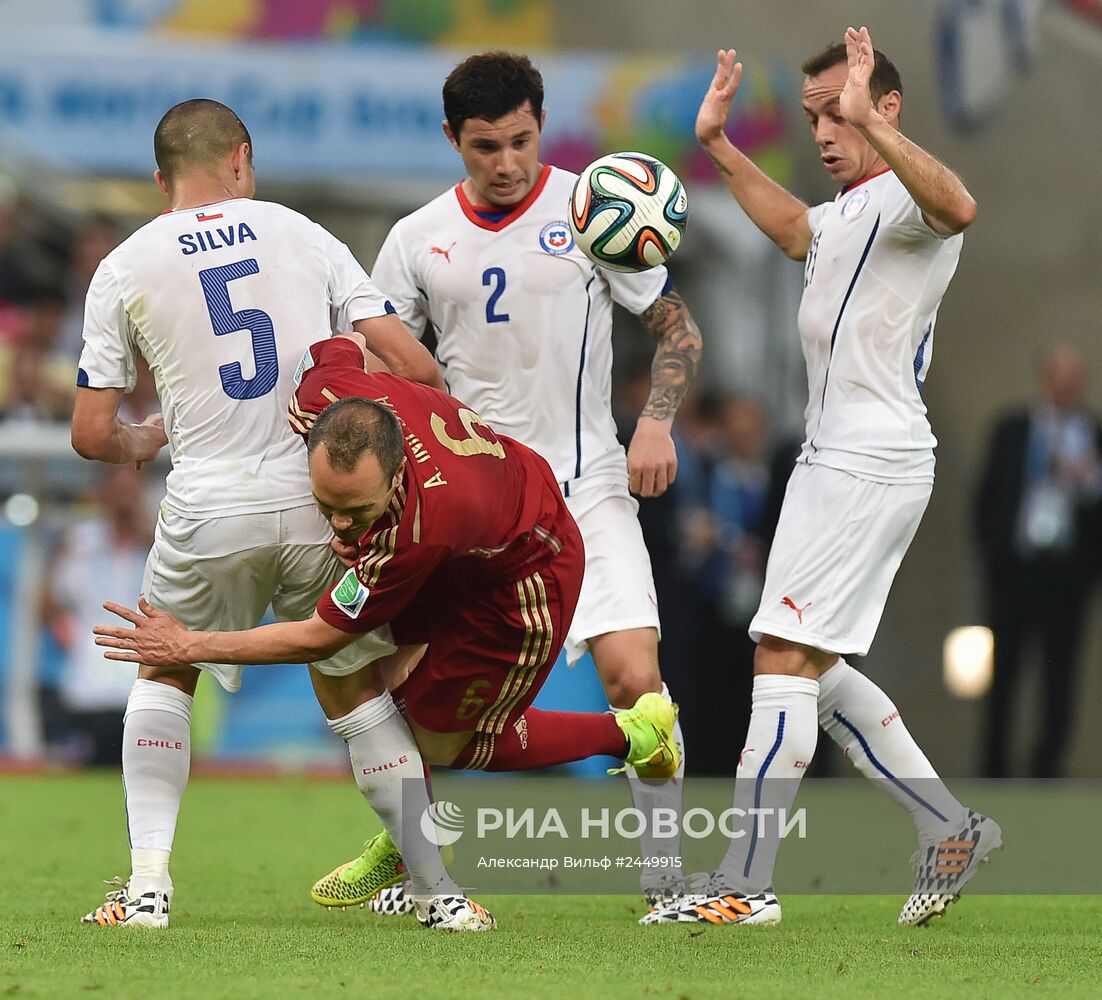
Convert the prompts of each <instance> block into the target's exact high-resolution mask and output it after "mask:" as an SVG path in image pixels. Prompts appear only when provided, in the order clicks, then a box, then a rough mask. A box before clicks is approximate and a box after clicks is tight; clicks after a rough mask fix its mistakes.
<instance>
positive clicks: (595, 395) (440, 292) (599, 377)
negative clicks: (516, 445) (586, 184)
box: [372, 166, 668, 496]
mask: <svg viewBox="0 0 1102 1000" xmlns="http://www.w3.org/2000/svg"><path fill="white" fill-rule="evenodd" d="M576 178H577V175H576V174H572V173H570V172H569V171H566V170H559V169H558V168H555V167H550V166H545V167H544V168H543V173H542V174H541V175H540V178H539V180H538V182H537V183H536V186H535V187H534V188H533V189H532V192H531V193H530V194H529V195H528V196H527V197H526V198H525V199H524V201H523V202H521V203H520V204H518V205H517V206H515V207H514V208H513V209H511V210H510V211H509V212H507V213H505V214H504V215H503V216H502V217H501V218H498V219H497V220H496V221H489V220H487V219H486V218H483V217H481V216H480V215H479V214H478V211H476V209H475V208H474V207H473V206H472V205H471V203H470V202H469V201H468V199H467V197H466V195H465V194H464V193H463V189H462V185H457V186H456V187H454V188H452V189H450V190H448V191H446V192H445V193H444V194H442V195H440V196H439V197H437V198H435V199H433V200H432V201H430V202H429V203H428V204H427V205H425V206H424V207H423V208H420V209H418V210H417V211H416V212H414V213H413V214H412V215H409V216H407V217H406V218H404V219H401V220H399V221H398V222H397V223H396V224H395V226H394V228H393V229H392V230H391V231H390V234H389V235H388V236H387V238H386V241H385V242H384V243H383V246H382V249H381V250H380V251H379V257H378V259H377V260H376V262H375V267H374V269H373V271H372V276H373V278H374V280H375V281H376V283H377V284H378V285H379V287H380V288H381V289H383V290H384V291H385V292H386V294H387V296H388V298H389V299H390V301H391V302H393V303H394V307H395V308H396V309H397V311H398V315H399V317H401V319H402V321H403V322H404V323H405V325H406V326H407V327H408V328H409V329H410V330H411V331H413V332H414V333H415V334H417V335H421V333H422V332H423V331H424V330H425V328H426V325H427V324H428V323H432V325H433V328H434V329H435V331H436V337H437V344H438V346H437V352H436V353H437V360H438V361H439V362H440V363H441V364H442V365H443V366H444V377H445V379H446V380H447V383H448V391H449V392H451V393H452V394H453V395H455V396H457V397H458V398H459V399H461V400H463V402H464V403H466V404H467V405H468V406H470V407H471V408H472V409H473V410H475V411H476V412H477V413H478V414H479V416H480V417H481V418H482V419H483V420H485V421H486V422H487V423H488V424H490V426H492V427H493V428H494V429H495V430H497V431H500V432H501V433H502V434H507V435H509V436H510V437H513V438H516V439H517V440H518V441H521V442H523V443H524V444H526V445H529V446H530V447H531V448H534V449H535V450H536V451H538V452H539V453H540V454H541V455H543V457H544V458H546V459H547V461H548V462H549V463H550V465H551V468H552V469H554V470H555V476H556V478H557V479H558V480H559V482H560V484H561V485H562V488H563V492H564V493H566V494H567V495H568V496H569V495H570V492H571V490H572V489H575V488H576V487H577V486H578V485H579V484H578V483H577V480H580V479H583V478H584V479H585V480H586V482H587V484H588V483H597V482H605V481H622V482H624V483H626V482H627V461H626V458H625V455H624V449H623V447H622V446H621V445H620V444H619V442H618V441H617V440H616V425H615V423H614V421H613V418H612V406H611V395H612V303H613V301H616V302H618V303H619V304H620V305H622V306H623V307H624V308H626V309H628V310H629V311H631V312H633V313H635V314H636V315H638V314H639V313H642V312H643V311H644V310H646V309H647V308H648V307H649V306H651V305H652V304H653V303H654V302H655V301H656V300H657V299H658V298H659V297H660V296H661V295H662V293H663V290H664V289H665V287H666V285H667V281H668V277H667V274H666V269H665V268H664V267H656V268H654V269H653V270H650V271H646V272H643V273H641V274H623V273H618V272H612V271H607V270H605V269H603V268H599V267H597V266H596V265H595V264H594V263H593V262H592V261H590V260H589V258H587V257H586V256H585V255H584V254H583V253H582V252H581V250H579V249H578V247H577V245H576V244H575V242H574V239H573V237H572V235H571V233H570V228H569V226H568V225H567V223H566V218H567V211H568V205H569V200H570V193H571V190H572V189H573V186H574V181H575V179H576Z"/></svg>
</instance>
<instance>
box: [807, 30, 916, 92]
mask: <svg viewBox="0 0 1102 1000" xmlns="http://www.w3.org/2000/svg"><path fill="white" fill-rule="evenodd" d="M872 54H873V60H874V62H873V67H872V77H871V79H870V80H869V93H870V94H871V95H872V100H873V103H874V104H875V103H876V102H877V101H879V100H880V98H881V97H883V96H884V95H885V94H890V93H891V92H892V91H893V90H896V91H898V92H899V94H900V96H902V94H903V80H902V78H901V77H900V76H899V70H897V69H896V68H895V63H893V62H892V61H891V60H890V59H889V58H888V57H887V56H886V55H884V53H883V52H881V51H880V50H879V49H873V52H872ZM846 61H847V57H846V43H845V42H832V43H831V44H830V45H828V46H827V47H826V48H825V49H823V51H822V52H820V53H818V54H817V55H813V56H812V57H811V58H810V59H808V60H807V61H806V62H805V63H804V64H803V66H801V67H800V69H801V70H803V74H804V76H818V75H819V74H820V73H823V72H825V71H826V70H828V69H830V68H831V67H833V66H837V65H838V64H839V63H844V62H846Z"/></svg>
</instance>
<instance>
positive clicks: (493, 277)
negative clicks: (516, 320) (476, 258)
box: [482, 267, 509, 323]
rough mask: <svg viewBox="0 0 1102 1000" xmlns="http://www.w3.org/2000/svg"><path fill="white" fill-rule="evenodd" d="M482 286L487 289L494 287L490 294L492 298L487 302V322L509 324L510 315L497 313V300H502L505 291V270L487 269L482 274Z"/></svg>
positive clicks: (499, 268) (498, 268)
mask: <svg viewBox="0 0 1102 1000" xmlns="http://www.w3.org/2000/svg"><path fill="white" fill-rule="evenodd" d="M482 284H483V286H485V287H486V288H489V287H490V285H493V291H492V292H490V297H489V298H488V299H487V300H486V322H487V323H508V322H509V314H508V313H507V312H501V313H499V312H498V311H497V300H498V299H500V298H501V294H502V292H504V291H505V269H504V268H501V267H488V268H486V270H485V271H483V272H482Z"/></svg>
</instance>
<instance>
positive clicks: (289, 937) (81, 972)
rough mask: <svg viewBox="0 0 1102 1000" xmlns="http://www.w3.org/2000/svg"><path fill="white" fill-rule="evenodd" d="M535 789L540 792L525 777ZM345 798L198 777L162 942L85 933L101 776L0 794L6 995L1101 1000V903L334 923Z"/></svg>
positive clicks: (114, 808)
mask: <svg viewBox="0 0 1102 1000" xmlns="http://www.w3.org/2000/svg"><path fill="white" fill-rule="evenodd" d="M533 780H538V779H533ZM367 815H368V814H367V811H366V810H365V807H364V805H363V802H362V800H361V799H360V797H359V795H358V793H357V792H356V790H355V788H354V787H353V786H352V783H351V781H349V782H347V783H337V782H312V781H308V780H306V779H284V780H279V781H251V780H249V781H228V780H214V779H197V780H195V781H193V782H192V785H191V787H190V788H189V789H188V792H187V795H186V797H185V799H184V808H183V812H182V816H181V819H180V826H179V830H178V833H177V839H176V855H175V857H174V861H173V876H174V879H175V883H176V897H175V900H174V906H173V914H172V926H171V927H170V928H168V930H166V931H162V932H148V931H144V932H143V931H128V932H118V931H108V930H104V929H101V928H98V927H94V926H82V925H80V924H79V923H78V921H79V918H80V916H81V914H83V913H84V912H85V911H87V910H89V909H91V908H92V906H93V905H94V904H95V903H97V902H98V901H99V900H100V898H101V892H102V891H103V889H104V887H103V886H102V884H101V883H100V881H99V880H100V879H101V878H108V877H110V876H112V875H114V874H116V873H118V874H122V875H125V874H126V873H127V869H128V856H127V851H126V842H125V835H124V831H123V825H122V792H121V787H120V783H119V779H118V778H117V777H116V776H112V775H102V774H99V775H82V776H4V777H3V778H2V779H0V872H2V873H3V875H2V882H0V884H2V886H3V889H2V892H0V997H8V996H13V997H49V998H55V997H88V996H95V995H96V994H97V993H99V991H104V993H105V994H106V993H108V992H110V993H113V994H115V995H121V996H126V997H133V998H141V1000H157V998H162V997H163V998H169V997H203V998H220V997H227V998H234V1000H237V998H252V997H263V998H268V997H304V998H311V1000H312V998H315V997H403V998H410V997H448V996H463V997H508V998H512V997H519V998H524V1000H540V998H545V997H546V998H552V997H554V998H561V997H567V998H570V1000H582V998H588V997H601V998H620V997H645V998H649V997H659V998H660V997H669V998H692V1000H697V998H705V997H723V998H736V997H748V998H755V1000H758V998H767V997H784V998H790V997H831V998H839V997H844V998H851V997H906V996H915V997H919V996H921V997H933V998H937V1000H943V998H949V997H967V998H969V1000H975V998H979V997H998V998H1003V997H1019V996H1020V997H1051V996H1060V997H1087V996H1102V935H1100V933H1099V929H1100V928H1102V897H1097V896H1067V895H1063V896H1056V895H1051V896H1043V895H1039V896H1030V897H1025V896H1005V895H1004V896H996V895H988V896H985V895H982V894H975V895H966V896H965V897H964V898H963V899H962V900H961V901H960V902H959V903H958V904H956V905H955V906H954V907H951V908H950V910H949V912H948V915H947V916H946V917H945V918H944V919H943V920H941V921H938V922H935V923H934V924H933V925H932V926H931V927H929V928H924V929H903V928H899V927H896V926H895V918H896V915H897V913H898V911H899V906H900V904H901V903H902V899H901V898H900V897H887V896H807V895H788V896H786V897H784V898H783V900H782V901H783V904H784V923H783V924H782V925H781V926H780V927H777V928H741V929H740V928H733V927H714V928H713V927H705V926H697V925H682V926H669V927H639V926H637V925H636V923H635V918H636V917H637V916H638V915H639V914H640V912H641V901H640V900H639V899H638V898H637V897H626V896H624V897H617V896H559V897H553V896H529V897H521V896H500V897H493V896H480V897H478V898H479V899H480V901H481V902H483V903H485V904H486V905H487V906H489V907H490V909H491V910H493V911H494V913H495V914H496V916H497V918H498V923H499V929H498V930H497V931H496V932H494V933H492V934H468V935H446V934H439V933H432V932H429V931H426V930H423V929H422V928H420V927H419V926H418V925H417V923H416V922H415V921H414V920H413V918H412V917H404V918H383V917H375V916H373V915H372V914H370V913H369V912H368V911H363V910H359V909H351V910H348V911H346V912H341V911H336V912H328V911H325V910H323V909H321V908H320V907H317V906H315V905H314V904H313V903H312V902H311V901H310V899H309V896H308V890H309V887H310V884H311V883H312V881H313V880H314V878H316V877H317V876H318V875H320V874H323V873H324V872H325V871H327V870H328V869H329V868H330V867H332V865H333V864H335V863H337V862H338V861H340V860H343V859H345V858H346V857H347V856H350V855H351V854H353V853H355V851H356V850H357V849H358V845H359V843H360V842H361V841H362V840H363V838H364V837H365V836H366V835H367V834H368V833H369V832H370V830H369V828H368V826H367V823H366V817H367Z"/></svg>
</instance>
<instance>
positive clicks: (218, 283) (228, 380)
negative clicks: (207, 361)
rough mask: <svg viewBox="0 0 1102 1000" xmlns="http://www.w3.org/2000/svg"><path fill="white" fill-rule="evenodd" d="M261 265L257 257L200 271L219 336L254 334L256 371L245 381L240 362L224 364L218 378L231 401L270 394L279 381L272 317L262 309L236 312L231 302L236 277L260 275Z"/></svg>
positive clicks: (212, 318) (215, 333)
mask: <svg viewBox="0 0 1102 1000" xmlns="http://www.w3.org/2000/svg"><path fill="white" fill-rule="evenodd" d="M259 273H260V265H259V264H257V262H256V259H255V258H249V259H248V260H239V261H238V262H237V263H236V264H223V265H221V266H220V267H208V268H206V269H205V270H203V271H200V272H199V282H200V284H202V286H203V295H204V296H205V297H206V300H207V312H209V313H210V325H211V326H212V327H213V328H214V335H215V336H216V337H225V336H226V335H227V334H231V333H239V332H241V331H242V330H248V331H249V333H250V334H252V344H253V360H254V362H255V365H256V372H255V374H254V375H253V377H252V378H245V376H244V373H243V372H242V371H241V362H240V361H234V362H233V363H232V364H228V365H221V366H219V368H218V375H219V377H220V378H221V380H222V390H223V391H224V392H225V394H226V395H227V396H229V397H230V398H231V399H257V398H258V397H260V396H264V395H267V394H268V393H269V392H271V391H272V390H273V389H274V388H275V385H276V380H277V379H278V378H279V357H278V355H277V354H276V341H275V329H274V327H273V326H272V318H271V316H269V315H268V314H267V313H266V312H264V310H263V309H239V310H237V311H236V312H235V311H234V308H233V305H232V304H231V302H230V289H229V284H230V282H231V281H234V280H236V279H237V278H245V277H247V276H248V275H250V274H259Z"/></svg>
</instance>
